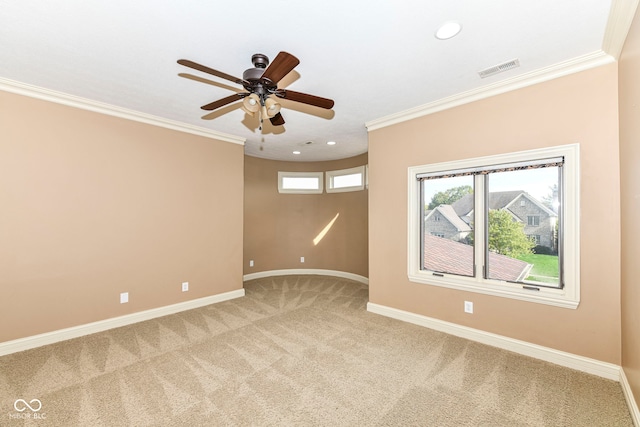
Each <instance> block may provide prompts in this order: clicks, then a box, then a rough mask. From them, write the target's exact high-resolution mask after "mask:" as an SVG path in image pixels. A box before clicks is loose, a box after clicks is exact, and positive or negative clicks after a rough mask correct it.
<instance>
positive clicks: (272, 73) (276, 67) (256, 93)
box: [178, 52, 334, 126]
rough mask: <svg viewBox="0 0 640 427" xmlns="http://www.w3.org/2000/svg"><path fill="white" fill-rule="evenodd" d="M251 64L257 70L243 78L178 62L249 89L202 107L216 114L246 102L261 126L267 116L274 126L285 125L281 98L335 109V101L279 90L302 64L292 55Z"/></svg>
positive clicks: (256, 57) (258, 57)
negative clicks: (270, 61) (239, 102)
mask: <svg viewBox="0 0 640 427" xmlns="http://www.w3.org/2000/svg"><path fill="white" fill-rule="evenodd" d="M251 62H252V63H253V67H254V68H249V69H247V70H245V72H244V73H242V78H241V79H240V78H237V77H234V76H231V75H229V74H226V73H223V72H221V71H218V70H214V69H213V68H209V67H207V66H204V65H200V64H198V63H195V62H193V61H190V60H188V59H180V60H178V64H180V65H184V66H185V67H190V68H193V69H194V70H198V71H202V72H204V73H208V74H211V75H214V76H216V77H219V78H221V79H225V80H229V81H232V82H234V83H236V84H240V85H242V86H243V87H244V89H245V90H246V92H238V93H234V94H233V95H229V96H227V97H225V98H222V99H218V100H217V101H213V102H210V103H209V104H206V105H203V106H202V107H200V108H202V109H203V110H207V111H212V110H215V109H218V108H220V107H224V106H225V105H227V104H231V103H232V102H235V101H240V100H242V109H243V110H244V111H245V112H247V113H248V114H250V115H253V114H254V113H256V112H257V113H258V114H260V123H262V120H263V118H264V117H268V118H269V120H270V121H271V124H273V125H274V126H281V125H283V124H284V118H283V117H282V114H280V104H279V103H278V102H277V98H283V99H288V100H290V101H295V102H301V103H303V104H308V105H313V106H316V107H320V108H325V109H327V110H330V109H331V108H333V104H334V102H333V100H331V99H327V98H321V97H319V96H314V95H309V94H306V93H302V92H294V91H292V90H287V89H280V88H278V82H279V81H280V80H281V79H282V78H283V77H284V76H286V75H287V74H289V72H290V71H292V70H293V69H294V68H295V67H296V66H297V65H298V64H299V63H300V60H298V58H296V57H295V56H293V55H291V54H290V53H287V52H280V53H278V55H277V56H276V58H275V59H274V60H273V62H272V63H271V64H269V58H268V57H267V56H266V55H263V54H261V53H256V54H255V55H253V56H252V57H251Z"/></svg>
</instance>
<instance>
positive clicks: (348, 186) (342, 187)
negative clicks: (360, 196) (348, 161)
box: [326, 166, 365, 193]
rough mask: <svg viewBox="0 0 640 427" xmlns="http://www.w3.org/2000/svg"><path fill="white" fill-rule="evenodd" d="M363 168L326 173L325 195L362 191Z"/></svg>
mask: <svg viewBox="0 0 640 427" xmlns="http://www.w3.org/2000/svg"><path fill="white" fill-rule="evenodd" d="M364 172H365V167H364V166H358V167H355V168H350V169H342V170H336V171H327V177H326V181H327V193H338V192H345V191H359V190H364V187H365V175H364Z"/></svg>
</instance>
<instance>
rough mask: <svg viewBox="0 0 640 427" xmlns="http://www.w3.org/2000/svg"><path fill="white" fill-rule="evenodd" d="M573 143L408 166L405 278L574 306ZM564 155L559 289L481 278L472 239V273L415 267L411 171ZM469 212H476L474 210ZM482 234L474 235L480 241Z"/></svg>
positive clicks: (417, 218) (416, 222)
mask: <svg viewBox="0 0 640 427" xmlns="http://www.w3.org/2000/svg"><path fill="white" fill-rule="evenodd" d="M579 148H580V147H579V144H569V145H563V146H557V147H551V148H541V149H535V150H528V151H520V152H516V153H508V154H499V155H495V156H486V157H478V158H473V159H465V160H459V161H452V162H444V163H437V164H430V165H421V166H413V167H409V168H408V191H409V194H408V196H409V197H408V199H409V206H408V239H407V240H408V254H409V255H408V260H407V261H408V277H409V280H410V281H412V282H416V283H422V284H427V285H434V286H442V287H447V288H452V289H458V290H462V291H469V292H476V293H482V294H487V295H494V296H499V297H505V298H513V299H518V300H523V301H529V302H536V303H541V304H548V305H553V306H557V307H563V308H572V309H575V308H577V307H578V305H579V303H580V215H579V213H580V164H579V161H580V151H579ZM560 156H562V157H564V166H563V168H562V169H563V178H562V182H561V185H562V194H563V215H564V217H563V234H562V238H563V241H562V244H563V245H564V246H563V257H562V258H563V266H562V269H563V270H562V271H563V276H564V287H563V288H562V289H556V288H548V287H536V286H529V285H528V284H526V285H525V284H522V283H510V282H503V281H499V280H493V279H484V278H483V277H482V269H483V264H484V253H483V251H484V248H483V244H476V245H475V247H474V250H475V260H476V271H477V272H478V271H479V273H477V274H476V276H475V277H464V276H458V275H454V274H441V273H438V275H434V273H433V272H431V271H427V270H421V265H422V264H421V257H422V253H421V244H420V242H421V236H420V233H421V223H420V222H421V213H422V209H421V206H420V203H421V195H420V182H419V180H418V179H417V175H419V174H424V173H438V172H446V171H453V170H460V169H466V168H477V167H487V166H493V165H500V164H506V163H515V162H524V161H531V160H538V159H545V158H555V157H560ZM474 195H475V196H474V197H475V206H483V201H484V188H482V187H480V188H476V189H475V191H474ZM474 211H475V212H474V213H476V212H477V214H478V215H482V212H480V211H481V210H480V209H474ZM475 223H476V225H477V226H476V231H475V232H476V233H477V235H478V236H482V235H484V221H483V220H481V219H480V218H478V219H477V220H476V221H475ZM481 240H483V239H476V241H481Z"/></svg>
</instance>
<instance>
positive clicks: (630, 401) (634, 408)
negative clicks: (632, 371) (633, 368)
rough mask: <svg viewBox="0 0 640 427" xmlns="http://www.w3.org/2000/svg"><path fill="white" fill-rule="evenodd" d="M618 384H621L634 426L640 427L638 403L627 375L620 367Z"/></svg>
mask: <svg viewBox="0 0 640 427" xmlns="http://www.w3.org/2000/svg"><path fill="white" fill-rule="evenodd" d="M620 385H621V386H622V391H623V392H624V398H625V399H627V406H628V407H629V412H631V418H632V419H633V425H635V426H636V427H640V410H638V404H637V403H636V399H635V398H634V396H633V391H632V390H631V385H630V384H629V381H628V380H627V376H626V374H625V373H624V369H622V368H621V369H620Z"/></svg>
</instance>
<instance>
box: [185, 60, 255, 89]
mask: <svg viewBox="0 0 640 427" xmlns="http://www.w3.org/2000/svg"><path fill="white" fill-rule="evenodd" d="M178 64H180V65H184V66H185V67H189V68H193V69H194V70H198V71H202V72H203V73H207V74H211V75H213V76H216V77H220V78H221V79H225V80H229V81H232V82H234V83H237V84H239V85H241V84H243V83H247V82H245V81H244V80H242V79H239V78H238V77H233V76H231V75H229V74H227V73H223V72H222V71H218V70H214V69H213V68H209V67H207V66H205V65H200V64H198V63H197V62H193V61H189V60H188V59H179V60H178Z"/></svg>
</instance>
